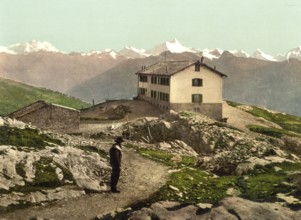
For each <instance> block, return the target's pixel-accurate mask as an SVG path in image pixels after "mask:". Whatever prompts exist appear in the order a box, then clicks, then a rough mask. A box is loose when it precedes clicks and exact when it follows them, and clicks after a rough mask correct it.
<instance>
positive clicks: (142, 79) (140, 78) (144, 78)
mask: <svg viewBox="0 0 301 220" xmlns="http://www.w3.org/2000/svg"><path fill="white" fill-rule="evenodd" d="M139 81H140V82H147V76H145V75H140V77H139Z"/></svg>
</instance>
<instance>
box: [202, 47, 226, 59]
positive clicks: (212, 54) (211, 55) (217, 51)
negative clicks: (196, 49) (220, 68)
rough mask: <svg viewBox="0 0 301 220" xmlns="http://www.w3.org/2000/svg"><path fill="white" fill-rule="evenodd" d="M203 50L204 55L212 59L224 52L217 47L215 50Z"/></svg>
mask: <svg viewBox="0 0 301 220" xmlns="http://www.w3.org/2000/svg"><path fill="white" fill-rule="evenodd" d="M201 52H202V56H204V57H206V58H208V59H210V60H212V59H218V58H219V57H220V56H221V55H222V54H223V52H224V51H223V50H221V49H219V48H217V49H213V50H209V49H204V50H202V51H201Z"/></svg>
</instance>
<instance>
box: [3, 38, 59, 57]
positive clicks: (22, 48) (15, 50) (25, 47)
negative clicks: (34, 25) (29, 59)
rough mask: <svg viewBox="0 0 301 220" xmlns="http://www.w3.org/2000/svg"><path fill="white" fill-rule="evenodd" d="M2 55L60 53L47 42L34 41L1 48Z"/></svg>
mask: <svg viewBox="0 0 301 220" xmlns="http://www.w3.org/2000/svg"><path fill="white" fill-rule="evenodd" d="M0 52H1V53H10V54H24V53H33V52H52V53H58V52H60V51H59V50H58V49H57V48H55V47H54V46H53V45H52V44H50V43H48V42H46V41H43V42H41V41H36V40H32V41H30V42H26V43H17V44H13V45H10V46H8V47H3V46H2V47H0Z"/></svg>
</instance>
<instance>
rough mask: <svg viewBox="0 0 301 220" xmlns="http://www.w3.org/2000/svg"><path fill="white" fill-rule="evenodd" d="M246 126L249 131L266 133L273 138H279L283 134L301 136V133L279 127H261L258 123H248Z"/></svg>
mask: <svg viewBox="0 0 301 220" xmlns="http://www.w3.org/2000/svg"><path fill="white" fill-rule="evenodd" d="M247 128H248V129H249V130H250V131H253V132H256V133H260V134H264V135H268V136H271V137H275V138H281V137H282V136H284V135H287V136H291V137H298V138H301V134H300V135H299V134H297V133H293V132H290V131H288V130H284V129H279V128H269V127H263V126H258V125H248V126H247Z"/></svg>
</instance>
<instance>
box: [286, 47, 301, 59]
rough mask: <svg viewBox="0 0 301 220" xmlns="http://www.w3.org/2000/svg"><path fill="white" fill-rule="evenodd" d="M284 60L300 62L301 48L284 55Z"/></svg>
mask: <svg viewBox="0 0 301 220" xmlns="http://www.w3.org/2000/svg"><path fill="white" fill-rule="evenodd" d="M285 57H286V59H287V60H289V59H290V58H295V59H299V60H301V46H299V47H296V48H294V49H292V50H290V51H288V52H287V54H286V55H285Z"/></svg>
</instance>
